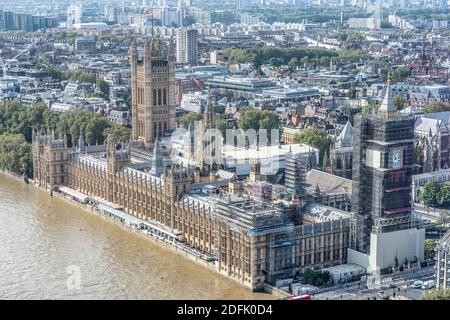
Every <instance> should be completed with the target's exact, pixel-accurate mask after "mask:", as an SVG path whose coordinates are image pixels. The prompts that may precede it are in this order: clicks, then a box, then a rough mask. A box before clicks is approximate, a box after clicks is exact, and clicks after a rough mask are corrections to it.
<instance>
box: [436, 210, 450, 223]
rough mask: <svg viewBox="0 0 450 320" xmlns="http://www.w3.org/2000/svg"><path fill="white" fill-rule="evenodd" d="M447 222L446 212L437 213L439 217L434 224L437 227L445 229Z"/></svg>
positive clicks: (448, 219) (448, 218)
mask: <svg viewBox="0 0 450 320" xmlns="http://www.w3.org/2000/svg"><path fill="white" fill-rule="evenodd" d="M449 221H450V216H449V214H448V212H446V211H441V212H439V217H438V218H437V219H436V224H437V225H438V226H444V227H445V226H446V225H447V223H448V222H449Z"/></svg>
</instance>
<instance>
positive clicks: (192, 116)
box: [180, 112, 203, 129]
mask: <svg viewBox="0 0 450 320" xmlns="http://www.w3.org/2000/svg"><path fill="white" fill-rule="evenodd" d="M202 119H203V117H202V115H201V114H200V113H197V112H188V113H186V114H185V115H183V116H182V117H181V119H180V127H181V128H183V129H187V128H188V126H189V123H194V122H196V121H201V120H202Z"/></svg>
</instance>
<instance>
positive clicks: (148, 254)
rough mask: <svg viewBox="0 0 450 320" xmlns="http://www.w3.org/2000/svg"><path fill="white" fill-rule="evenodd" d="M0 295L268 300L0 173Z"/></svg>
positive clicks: (2, 296)
mask: <svg viewBox="0 0 450 320" xmlns="http://www.w3.org/2000/svg"><path fill="white" fill-rule="evenodd" d="M0 299H274V296H272V295H269V294H266V293H253V292H251V291H250V290H248V289H246V288H244V287H242V286H240V285H239V284H237V283H235V282H233V281H232V280H229V279H226V278H225V277H223V276H221V275H219V274H216V273H215V272H213V271H211V270H208V269H206V268H203V267H201V266H199V265H197V264H195V263H194V262H190V261H189V260H187V259H185V258H183V257H181V256H179V255H177V254H176V253H173V252H171V251H169V250H167V249H164V248H161V247H159V246H157V245H155V244H153V243H152V242H151V241H149V240H145V239H143V238H140V237H139V236H137V235H134V234H132V233H130V232H127V231H126V230H123V229H121V228H120V227H118V226H116V225H114V224H112V223H110V222H108V221H105V220H104V219H102V218H100V217H97V216H95V215H93V214H90V213H88V212H87V211H84V210H83V209H81V208H79V207H77V206H76V205H73V204H70V203H67V202H65V201H63V200H61V199H58V198H55V197H50V194H49V193H46V192H43V191H40V190H38V189H36V188H34V187H32V186H31V185H27V184H25V183H23V182H20V181H18V180H16V179H14V178H11V177H9V176H7V175H5V174H3V173H0Z"/></svg>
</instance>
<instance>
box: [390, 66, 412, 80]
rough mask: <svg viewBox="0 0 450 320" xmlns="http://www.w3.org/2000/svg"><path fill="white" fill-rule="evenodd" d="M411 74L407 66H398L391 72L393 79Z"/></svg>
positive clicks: (399, 78) (403, 77) (400, 78)
mask: <svg viewBox="0 0 450 320" xmlns="http://www.w3.org/2000/svg"><path fill="white" fill-rule="evenodd" d="M408 76H409V68H407V67H398V68H396V69H395V70H394V71H393V72H392V73H391V80H392V81H400V80H403V79H405V78H407V77H408Z"/></svg>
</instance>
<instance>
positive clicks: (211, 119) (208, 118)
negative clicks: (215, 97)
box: [203, 89, 216, 129]
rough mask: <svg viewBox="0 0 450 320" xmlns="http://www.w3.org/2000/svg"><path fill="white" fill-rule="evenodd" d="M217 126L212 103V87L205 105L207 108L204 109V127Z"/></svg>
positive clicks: (211, 127)
mask: <svg viewBox="0 0 450 320" xmlns="http://www.w3.org/2000/svg"><path fill="white" fill-rule="evenodd" d="M215 127H216V121H215V115H214V107H213V103H212V97H211V89H208V101H207V103H206V106H205V110H204V111H203V128H204V129H213V128H215Z"/></svg>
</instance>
